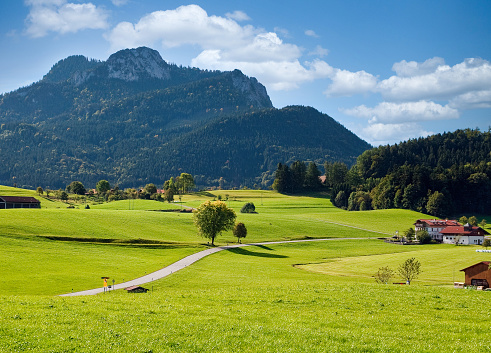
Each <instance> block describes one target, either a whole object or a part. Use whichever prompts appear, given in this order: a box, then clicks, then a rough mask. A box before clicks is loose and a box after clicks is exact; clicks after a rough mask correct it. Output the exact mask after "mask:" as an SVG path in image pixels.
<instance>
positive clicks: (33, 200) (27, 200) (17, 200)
mask: <svg viewBox="0 0 491 353" xmlns="http://www.w3.org/2000/svg"><path fill="white" fill-rule="evenodd" d="M0 200H2V201H4V202H12V203H40V202H39V200H38V199H36V198H34V197H24V196H0Z"/></svg>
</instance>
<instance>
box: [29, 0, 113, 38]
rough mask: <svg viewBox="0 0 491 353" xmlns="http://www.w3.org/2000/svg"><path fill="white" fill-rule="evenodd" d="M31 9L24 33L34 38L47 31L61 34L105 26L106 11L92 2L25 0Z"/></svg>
mask: <svg viewBox="0 0 491 353" xmlns="http://www.w3.org/2000/svg"><path fill="white" fill-rule="evenodd" d="M25 3H26V5H28V6H30V7H31V9H30V11H29V14H28V16H27V18H26V21H25V22H26V26H27V28H26V33H27V34H28V35H29V36H31V37H34V38H39V37H44V36H46V35H47V34H48V33H49V32H57V33H61V34H65V33H70V32H78V31H80V30H83V29H104V28H107V21H106V20H107V16H108V15H107V13H106V12H105V11H104V10H103V9H101V8H98V7H97V6H95V5H94V4H92V3H83V4H74V3H67V2H66V0H27V1H26V2H25Z"/></svg>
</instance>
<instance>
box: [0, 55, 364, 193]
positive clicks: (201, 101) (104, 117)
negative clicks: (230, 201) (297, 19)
mask: <svg viewBox="0 0 491 353" xmlns="http://www.w3.org/2000/svg"><path fill="white" fill-rule="evenodd" d="M369 147H370V146H369V145H368V144H367V143H366V142H364V141H362V140H360V139H359V138H358V137H357V136H355V135H354V134H352V133H351V132H350V131H348V130H347V129H345V128H344V127H343V126H341V125H340V124H339V123H337V122H335V121H334V120H333V119H332V118H330V117H329V116H327V115H325V114H321V113H319V112H318V111H316V110H315V109H313V108H305V107H289V108H285V109H282V110H277V109H274V108H273V106H272V104H271V100H270V99H269V96H268V95H267V92H266V89H265V88H264V86H262V85H261V84H260V83H259V82H257V80H256V79H254V78H249V77H247V76H245V75H243V74H242V73H241V72H240V71H238V70H235V71H231V72H219V71H203V70H199V69H196V68H183V67H178V66H176V65H172V64H168V63H166V62H165V61H164V60H162V58H161V57H160V55H159V54H158V52H156V51H153V50H151V49H148V48H138V49H132V50H122V51H120V52H117V53H115V54H113V55H111V56H110V57H109V59H108V60H107V61H103V62H101V61H96V60H89V59H87V58H85V57H82V56H72V57H69V58H67V59H64V60H61V61H60V62H58V63H57V64H56V65H54V66H53V68H52V69H51V70H50V72H49V73H48V74H46V75H45V77H44V78H43V79H42V80H41V81H39V82H37V83H35V84H33V85H31V86H29V87H24V88H21V89H19V90H17V91H14V92H11V93H8V94H5V95H2V96H0V165H2V168H1V169H0V184H5V185H12V184H14V183H15V184H17V185H18V186H25V187H31V188H35V187H36V186H43V187H49V188H52V189H55V188H59V187H61V188H64V187H65V186H66V185H68V184H69V183H70V182H72V181H74V180H79V181H81V182H83V184H84V185H87V186H88V185H95V183H97V181H99V180H101V179H106V180H109V181H110V182H111V184H112V185H119V186H120V187H137V186H143V185H145V184H147V183H149V182H153V183H156V184H159V183H161V182H163V181H164V180H167V179H169V178H170V177H171V176H173V175H176V174H180V173H181V172H187V173H192V174H193V175H195V176H197V178H196V180H197V183H198V185H215V184H216V183H217V181H218V180H219V179H220V178H222V183H223V181H224V180H225V181H226V184H225V185H227V186H229V187H233V186H237V187H238V186H241V185H247V186H252V185H254V184H258V185H260V184H262V186H264V187H266V186H269V185H270V184H271V183H272V175H273V173H274V170H275V168H276V165H277V163H278V162H280V161H282V160H287V161H288V160H296V159H305V160H314V161H324V160H331V161H334V160H341V161H344V162H346V163H348V164H352V163H354V161H355V159H356V157H357V156H358V155H359V154H360V153H362V152H363V151H364V150H366V149H367V148H369Z"/></svg>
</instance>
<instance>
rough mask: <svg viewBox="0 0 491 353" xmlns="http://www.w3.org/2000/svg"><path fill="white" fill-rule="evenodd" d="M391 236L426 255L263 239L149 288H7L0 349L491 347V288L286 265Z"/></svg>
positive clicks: (343, 243)
mask: <svg viewBox="0 0 491 353" xmlns="http://www.w3.org/2000/svg"><path fill="white" fill-rule="evenodd" d="M390 247H392V248H394V247H395V248H394V249H397V250H398V251H400V253H399V254H398V255H399V257H400V259H405V258H406V257H407V256H408V255H416V256H418V255H419V254H414V252H415V251H414V250H413V251H409V252H408V251H406V250H405V249H408V248H410V247H403V246H394V245H388V244H385V243H381V242H380V241H378V240H361V241H359V243H357V244H353V242H352V241H348V240H333V241H326V242H322V243H317V244H313V243H309V244H295V245H294V244H288V245H274V246H273V245H271V246H268V247H264V246H260V247H258V246H256V247H252V248H247V249H240V250H241V251H222V252H220V253H217V254H215V255H213V256H210V257H207V258H205V259H203V260H201V261H199V262H198V263H196V264H194V265H193V266H191V267H189V268H187V269H185V270H183V271H180V272H178V273H175V274H173V275H172V276H170V277H167V278H165V279H163V280H160V281H157V282H154V283H153V284H151V287H150V288H151V289H152V290H151V291H150V292H149V293H147V294H127V293H123V292H122V291H115V292H110V293H108V294H104V295H98V296H95V297H75V298H61V297H43V296H3V297H2V298H1V299H2V304H1V305H0V310H1V312H2V317H3V318H4V320H2V322H1V323H0V332H1V333H2V335H1V336H0V351H7V352H10V351H19V352H20V351H46V352H69V351H74V352H75V351H76V352H102V351H106V350H111V351H115V352H128V351H132V352H176V351H182V352H200V351H220V352H340V351H354V352H407V351H414V352H416V351H417V352H449V351H466V352H478V351H488V350H489V349H490V348H491V345H490V338H491V335H490V333H489V330H488V327H489V311H488V310H487V309H486V303H487V302H488V301H489V299H490V295H491V293H489V292H478V291H471V290H457V289H453V288H451V287H450V286H448V285H447V286H441V285H440V286H426V285H424V283H425V282H426V281H425V278H426V277H425V276H424V275H422V276H421V279H420V280H417V281H415V282H414V284H413V285H411V286H400V285H392V284H389V285H379V284H375V282H374V281H373V279H372V278H370V277H366V276H364V275H360V276H358V277H356V276H352V275H350V276H348V277H345V276H343V275H340V274H338V275H336V276H334V275H325V274H319V273H312V272H308V271H303V270H300V269H298V268H296V267H294V266H292V265H291V264H292V263H295V262H302V261H305V260H308V259H314V260H316V261H320V260H323V261H326V260H329V259H331V257H336V258H335V259H339V257H338V256H344V257H343V258H344V259H347V260H349V259H350V258H356V257H357V256H359V255H360V254H362V253H364V254H365V256H366V257H368V258H370V257H371V256H379V255H375V254H380V253H383V252H387V251H390ZM242 250H244V251H242ZM439 250H440V249H435V251H436V252H438V251H439ZM425 251H432V250H431V248H430V247H429V246H428V247H426V249H422V250H421V252H425ZM473 254H475V252H474V253H473ZM473 254H471V253H468V254H467V255H466V256H468V257H472V255H473ZM376 266H378V265H376ZM424 270H426V271H425V272H426V273H428V274H431V273H434V272H436V271H433V270H431V269H429V268H426V267H424ZM429 277H430V278H431V275H430V276H429ZM442 283H443V282H442ZM147 287H149V286H147ZM443 333H445V338H444V339H442V334H443Z"/></svg>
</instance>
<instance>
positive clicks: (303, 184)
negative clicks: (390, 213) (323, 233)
mask: <svg viewBox="0 0 491 353" xmlns="http://www.w3.org/2000/svg"><path fill="white" fill-rule="evenodd" d="M309 168H313V169H312V171H311V172H309V173H306V171H307V170H308V169H309ZM314 171H315V172H314ZM324 171H325V174H324V179H323V184H321V182H320V180H317V179H316V178H315V177H314V175H317V176H320V173H319V171H318V169H317V170H316V166H315V165H314V164H309V167H308V168H306V164H305V163H304V162H300V161H296V162H295V163H293V164H291V165H290V166H288V165H285V164H281V163H280V164H279V165H278V168H277V170H276V173H275V181H274V183H273V188H274V189H275V190H277V191H279V192H282V193H297V192H302V191H307V190H322V188H324V190H326V191H329V192H330V194H331V202H332V203H333V205H335V206H336V207H339V208H343V209H346V210H349V211H358V210H361V211H363V210H371V209H387V208H405V209H410V210H414V211H418V212H423V213H428V214H431V215H434V216H436V217H446V216H450V215H453V214H463V213H480V214H484V213H486V212H489V210H490V209H491V132H490V131H488V132H481V131H479V130H471V129H467V130H457V131H455V132H448V133H445V134H438V135H434V136H430V137H427V138H419V139H415V140H410V141H407V142H403V143H400V144H395V145H392V146H380V147H377V148H373V149H370V150H367V151H365V152H364V153H362V154H361V155H360V156H359V157H358V158H357V161H356V164H354V165H353V166H351V167H348V165H346V164H345V163H343V162H325V163H324ZM307 175H308V178H307Z"/></svg>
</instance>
